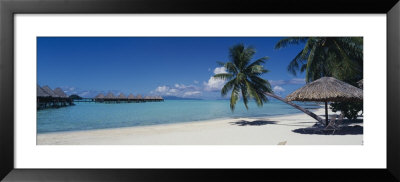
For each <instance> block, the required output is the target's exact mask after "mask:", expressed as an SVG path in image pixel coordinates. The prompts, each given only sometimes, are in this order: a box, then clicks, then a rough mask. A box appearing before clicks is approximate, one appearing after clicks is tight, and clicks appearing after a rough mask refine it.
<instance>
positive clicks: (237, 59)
mask: <svg viewBox="0 0 400 182" xmlns="http://www.w3.org/2000/svg"><path fill="white" fill-rule="evenodd" d="M255 53H256V51H255V49H254V48H252V47H245V46H244V45H243V44H238V45H235V46H233V47H231V48H230V49H229V58H230V61H229V62H227V63H221V62H220V63H219V64H220V65H221V66H224V67H225V69H226V70H227V73H220V74H216V75H214V78H217V79H222V80H227V83H226V84H225V85H224V87H223V88H222V90H221V95H222V96H226V95H227V94H228V92H229V91H230V90H232V93H231V99H230V107H231V110H232V111H233V110H234V109H235V105H236V102H237V100H238V99H239V94H241V96H242V99H243V103H244V105H245V107H246V109H248V106H247V103H248V100H249V98H253V99H254V100H255V101H256V103H257V105H258V106H262V105H263V103H264V102H267V101H268V98H267V97H266V96H265V94H264V93H266V92H272V89H271V85H270V84H269V82H268V81H267V80H264V79H263V78H261V77H260V75H261V74H264V73H267V72H268V70H266V69H264V67H263V65H261V64H262V63H265V61H266V60H268V57H262V58H259V59H257V60H255V61H254V62H251V59H252V58H253V56H254V54H255Z"/></svg>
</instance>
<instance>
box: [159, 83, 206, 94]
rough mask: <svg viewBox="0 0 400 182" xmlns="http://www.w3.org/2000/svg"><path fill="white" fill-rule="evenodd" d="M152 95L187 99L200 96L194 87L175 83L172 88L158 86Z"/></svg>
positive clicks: (197, 89) (199, 90) (199, 91)
mask: <svg viewBox="0 0 400 182" xmlns="http://www.w3.org/2000/svg"><path fill="white" fill-rule="evenodd" d="M153 93H155V94H159V95H164V96H165V95H168V96H177V97H189V96H199V95H201V89H200V88H199V87H196V86H194V85H185V84H179V83H176V84H174V86H172V87H170V86H166V85H163V86H158V87H157V88H156V89H155V90H154V92H153Z"/></svg>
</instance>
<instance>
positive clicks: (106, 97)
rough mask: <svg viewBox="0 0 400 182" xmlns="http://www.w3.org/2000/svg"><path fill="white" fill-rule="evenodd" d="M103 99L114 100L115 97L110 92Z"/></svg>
mask: <svg viewBox="0 0 400 182" xmlns="http://www.w3.org/2000/svg"><path fill="white" fill-rule="evenodd" d="M104 98H105V99H115V95H114V94H113V93H111V92H108V94H107V95H106V96H105V97H104Z"/></svg>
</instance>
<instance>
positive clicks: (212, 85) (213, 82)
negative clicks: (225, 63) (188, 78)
mask: <svg viewBox="0 0 400 182" xmlns="http://www.w3.org/2000/svg"><path fill="white" fill-rule="evenodd" d="M219 73H227V72H226V69H225V67H217V68H215V69H214V74H219ZM225 82H226V81H225V80H221V79H216V78H214V77H210V79H208V82H204V83H203V85H204V90H205V91H219V90H221V89H222V87H223V86H224V84H225Z"/></svg>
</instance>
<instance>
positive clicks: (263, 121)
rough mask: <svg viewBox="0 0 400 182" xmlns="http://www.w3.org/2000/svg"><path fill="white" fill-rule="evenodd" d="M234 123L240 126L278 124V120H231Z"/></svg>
mask: <svg viewBox="0 0 400 182" xmlns="http://www.w3.org/2000/svg"><path fill="white" fill-rule="evenodd" d="M230 124H232V125H238V126H261V125H267V124H276V121H265V120H255V121H245V120H241V121H236V122H230Z"/></svg>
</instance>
